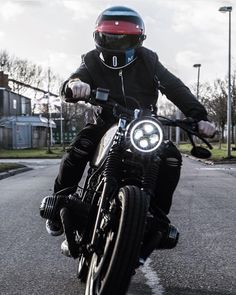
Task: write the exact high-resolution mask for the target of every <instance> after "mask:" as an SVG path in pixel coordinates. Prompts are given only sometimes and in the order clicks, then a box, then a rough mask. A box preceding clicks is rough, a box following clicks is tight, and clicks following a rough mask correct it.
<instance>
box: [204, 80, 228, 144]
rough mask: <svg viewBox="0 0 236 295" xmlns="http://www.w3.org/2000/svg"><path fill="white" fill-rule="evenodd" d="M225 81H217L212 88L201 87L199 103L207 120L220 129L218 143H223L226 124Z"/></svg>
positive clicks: (208, 86)
mask: <svg viewBox="0 0 236 295" xmlns="http://www.w3.org/2000/svg"><path fill="white" fill-rule="evenodd" d="M227 97H228V94H227V81H225V80H221V79H217V80H215V81H214V84H213V86H211V85H210V84H208V83H205V84H204V85H202V91H201V101H202V103H203V104H204V106H205V107H206V109H207V112H208V115H209V118H210V120H211V121H213V122H214V123H215V124H216V127H218V128H219V129H220V134H221V137H220V141H222V142H224V131H225V125H226V123H227Z"/></svg>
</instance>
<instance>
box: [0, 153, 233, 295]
mask: <svg viewBox="0 0 236 295" xmlns="http://www.w3.org/2000/svg"><path fill="white" fill-rule="evenodd" d="M27 165H29V166H31V167H32V168H34V169H33V170H31V171H29V172H25V173H22V174H18V175H15V176H12V177H10V178H6V179H3V180H0V250H1V251H0V294H1V295H8V294H10V295H12V294H17V295H19V294H22V295H33V294H39V295H41V294H42V295H44V294H49V295H50V294H53V295H54V294H57V295H60V294H61V295H64V294H66V295H74V294H79V295H80V294H81V295H82V294H83V291H84V287H83V286H82V285H81V284H80V283H79V282H78V281H77V279H76V276H75V269H76V262H75V261H74V260H71V259H69V258H67V257H63V256H62V255H61V254H60V244H61V242H62V241H63V238H62V237H57V238H53V237H50V236H48V235H47V234H46V232H45V229H44V220H42V219H41V218H40V217H39V212H38V208H39V204H40V201H41V199H42V197H43V196H45V195H47V194H51V193H52V184H53V179H54V177H55V175H56V173H57V170H58V165H59V161H58V160H56V161H55V160H35V161H30V162H28V163H27ZM235 183H236V166H228V165H226V166H222V165H219V166H207V165H203V164H202V163H199V162H196V161H192V160H189V159H185V161H184V168H183V172H182V177H181V181H180V183H179V186H178V188H177V190H176V193H175V198H174V202H173V206H172V211H171V214H170V218H171V220H172V222H173V223H174V224H175V225H177V226H178V228H179V229H180V231H181V238H180V242H179V244H178V246H177V247H176V249H175V250H170V251H167V250H165V251H156V252H154V253H153V254H152V255H151V257H150V259H149V260H148V261H147V263H146V264H145V266H144V267H143V268H142V269H140V270H138V272H137V274H136V275H135V276H134V277H133V280H132V282H131V285H130V288H129V292H128V294H129V295H149V294H155V295H162V294H165V295H178V294H180V295H227V294H231V295H233V294H234V295H235V294H236V252H235V251H236V250H235V245H236V213H235V210H236V209H235V208H236V193H235ZM111 295H112V294H111Z"/></svg>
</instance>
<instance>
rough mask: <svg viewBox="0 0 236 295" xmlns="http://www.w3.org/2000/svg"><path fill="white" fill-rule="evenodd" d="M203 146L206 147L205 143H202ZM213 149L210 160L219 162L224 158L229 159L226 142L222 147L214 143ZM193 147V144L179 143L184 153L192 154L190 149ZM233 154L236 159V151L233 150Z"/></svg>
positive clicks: (233, 158)
mask: <svg viewBox="0 0 236 295" xmlns="http://www.w3.org/2000/svg"><path fill="white" fill-rule="evenodd" d="M201 146H202V147H206V146H205V145H201ZM212 146H213V149H212V150H211V153H212V156H211V158H209V160H211V161H213V162H219V161H224V160H227V161H228V160H229V159H228V158H227V146H226V144H223V145H222V146H221V149H220V148H219V145H217V144H216V145H212ZM191 149H192V145H191V144H180V145H179V150H180V151H181V152H182V153H186V154H190V151H191ZM231 155H232V159H231V160H232V161H236V151H231Z"/></svg>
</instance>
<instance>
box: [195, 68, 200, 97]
mask: <svg viewBox="0 0 236 295" xmlns="http://www.w3.org/2000/svg"><path fill="white" fill-rule="evenodd" d="M193 67H194V68H197V69H198V71H197V100H198V99H199V81H200V68H201V64H194V65H193Z"/></svg>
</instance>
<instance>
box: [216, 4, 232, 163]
mask: <svg viewBox="0 0 236 295" xmlns="http://www.w3.org/2000/svg"><path fill="white" fill-rule="evenodd" d="M219 11H220V12H223V13H225V12H228V13H229V54H228V63H229V64H228V68H229V69H228V70H229V71H228V100H227V157H228V158H231V108H232V99H231V11H232V6H222V7H220V8H219Z"/></svg>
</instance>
